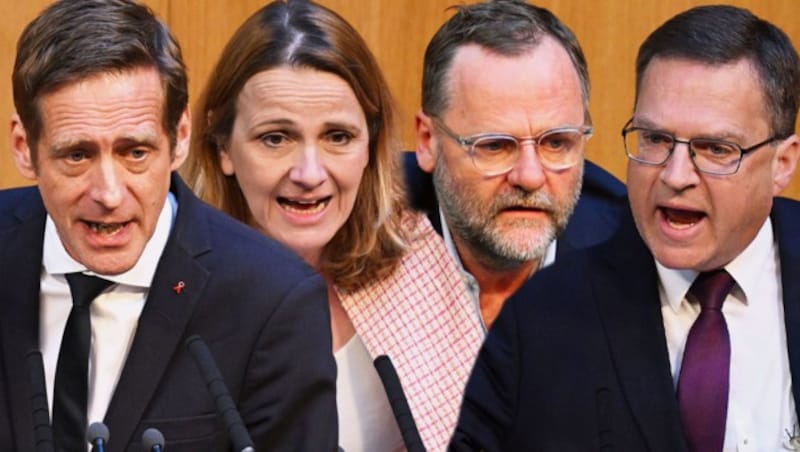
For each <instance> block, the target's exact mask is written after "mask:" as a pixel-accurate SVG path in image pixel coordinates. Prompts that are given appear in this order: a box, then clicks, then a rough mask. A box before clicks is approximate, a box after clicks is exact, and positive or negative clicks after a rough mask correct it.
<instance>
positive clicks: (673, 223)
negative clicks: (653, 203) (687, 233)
mask: <svg viewBox="0 0 800 452" xmlns="http://www.w3.org/2000/svg"><path fill="white" fill-rule="evenodd" d="M667 223H669V225H670V226H672V227H673V228H675V229H688V228H690V227H692V226H693V225H694V223H683V222H678V221H672V220H671V219H669V218H667Z"/></svg>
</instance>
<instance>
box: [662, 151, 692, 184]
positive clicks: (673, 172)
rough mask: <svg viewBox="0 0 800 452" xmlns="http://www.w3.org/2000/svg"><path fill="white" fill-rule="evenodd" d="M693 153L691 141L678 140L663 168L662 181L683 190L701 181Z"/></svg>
mask: <svg viewBox="0 0 800 452" xmlns="http://www.w3.org/2000/svg"><path fill="white" fill-rule="evenodd" d="M691 153H692V151H691V149H690V148H689V143H687V142H685V141H676V142H675V147H674V148H673V149H672V153H671V154H670V156H669V158H668V159H667V162H666V164H665V165H664V168H663V169H662V170H661V181H662V182H664V184H666V185H667V186H668V187H671V188H672V189H673V190H676V191H680V190H683V189H685V188H687V187H690V186H693V185H696V184H697V183H698V181H699V175H698V173H697V167H695V164H694V161H693V160H692V155H691Z"/></svg>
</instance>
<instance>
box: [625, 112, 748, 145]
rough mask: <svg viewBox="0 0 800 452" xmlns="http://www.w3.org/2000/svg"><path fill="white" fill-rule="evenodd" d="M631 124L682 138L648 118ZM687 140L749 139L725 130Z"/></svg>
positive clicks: (733, 141) (732, 140) (637, 119)
mask: <svg viewBox="0 0 800 452" xmlns="http://www.w3.org/2000/svg"><path fill="white" fill-rule="evenodd" d="M631 124H632V125H633V127H638V128H640V129H649V130H654V131H658V132H664V133H668V134H670V135H673V136H675V137H676V138H681V137H679V136H678V134H676V133H675V131H674V130H668V129H665V128H663V127H659V126H657V125H656V124H655V123H653V122H650V121H648V120H647V119H646V118H637V117H635V116H634V118H633V122H632V123H631ZM686 139H688V140H695V139H708V140H718V141H728V142H731V143H738V142H740V141H743V140H746V139H747V137H745V136H744V135H742V134H740V133H738V132H731V131H730V130H725V131H720V132H719V133H709V134H700V135H695V136H691V137H686Z"/></svg>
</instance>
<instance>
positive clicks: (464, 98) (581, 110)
mask: <svg viewBox="0 0 800 452" xmlns="http://www.w3.org/2000/svg"><path fill="white" fill-rule="evenodd" d="M423 71H424V72H423V81H422V85H423V86H422V110H421V111H420V112H419V113H418V114H417V117H416V132H417V148H416V160H417V162H414V159H413V156H407V157H406V159H405V170H406V180H407V182H408V186H409V191H410V199H411V204H412V206H414V207H416V208H417V209H421V210H425V211H427V212H428V215H429V217H430V219H431V222H432V223H433V224H434V227H436V229H437V230H438V231H440V233H442V234H443V237H444V240H445V242H446V243H447V245H448V247H449V249H450V251H451V254H453V256H454V257H455V258H456V260H457V261H458V263H459V264H460V265H461V267H462V268H463V273H464V276H465V279H466V280H467V283H468V287H469V288H470V291H471V292H472V295H473V298H474V299H475V302H476V304H478V305H479V306H480V311H481V314H482V317H483V320H484V324H485V325H486V326H489V325H491V323H492V322H493V321H494V319H495V317H496V315H497V313H498V312H499V310H500V307H501V306H502V304H503V302H504V301H505V299H506V298H507V297H508V296H509V295H511V294H512V293H513V292H514V291H515V290H516V289H517V288H519V286H520V285H521V284H522V283H523V282H525V281H526V280H527V279H528V278H529V277H530V275H531V274H532V273H534V272H535V271H537V270H538V269H540V268H542V267H545V266H546V265H548V264H550V263H551V262H552V261H553V260H554V259H555V258H556V256H557V255H562V254H564V253H565V252H566V251H569V250H570V249H574V248H581V247H585V246H587V245H591V244H594V243H597V242H599V241H602V240H603V239H606V238H608V237H609V236H610V235H611V232H612V231H613V230H614V228H615V227H616V224H617V222H618V220H617V216H618V215H619V213H620V212H621V211H622V210H623V207H624V193H625V189H624V187H623V185H622V184H621V183H620V182H619V181H618V180H616V179H615V178H614V177H613V176H611V175H610V174H608V173H606V172H605V171H603V170H602V169H600V168H599V167H597V166H595V165H593V164H591V163H588V164H587V165H586V172H585V173H584V149H585V145H586V141H587V140H588V139H589V138H590V137H591V134H592V122H591V118H590V116H589V110H588V101H589V80H588V72H587V68H586V61H585V59H584V56H583V52H582V51H581V48H580V46H579V44H578V42H577V40H576V39H575V36H574V35H573V34H572V32H571V31H570V30H569V29H568V28H567V27H566V26H565V25H564V24H562V23H561V22H560V21H559V20H558V19H557V18H555V17H554V16H553V15H552V14H551V13H550V12H549V11H547V10H545V9H542V8H538V7H535V6H533V5H530V4H528V3H526V2H523V1H507V2H482V3H477V4H473V5H469V6H461V7H457V8H456V13H455V14H454V15H453V16H452V17H451V18H450V19H449V20H448V21H447V22H446V23H445V24H444V25H443V26H442V27H441V28H440V29H439V30H438V31H437V33H436V35H435V36H434V37H433V39H432V40H431V42H430V43H429V44H428V48H427V50H426V52H425V62H424V68H423ZM417 163H418V166H417ZM582 183H583V184H584V190H583V192H582V191H581V186H582ZM579 196H580V198H581V201H580V202H578V198H579ZM576 203H577V206H578V207H577V209H576ZM573 211H574V213H575V215H574V216H573V217H572V220H571V221H570V222H569V224H570V225H573V226H569V227H568V226H567V220H568V219H570V216H571V215H572V214H573ZM565 229H566V230H565ZM557 237H558V240H557V241H556V238H557Z"/></svg>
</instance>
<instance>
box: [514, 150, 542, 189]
mask: <svg viewBox="0 0 800 452" xmlns="http://www.w3.org/2000/svg"><path fill="white" fill-rule="evenodd" d="M518 152H519V155H518V156H517V161H516V162H515V163H514V166H513V167H512V168H511V171H509V173H508V181H509V183H511V184H512V185H514V186H517V187H519V188H521V189H523V190H525V191H533V190H537V189H539V188H540V187H541V186H542V185H544V182H545V180H546V176H545V174H544V167H543V166H542V162H541V161H540V160H539V155H538V154H537V153H536V142H535V141H534V140H532V139H528V140H522V141H520V143H519V151H518Z"/></svg>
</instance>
